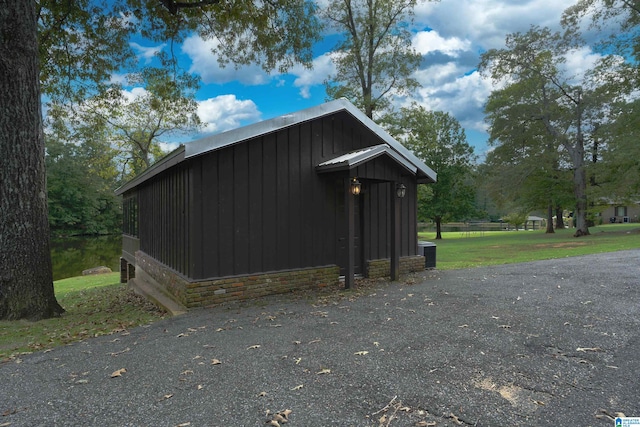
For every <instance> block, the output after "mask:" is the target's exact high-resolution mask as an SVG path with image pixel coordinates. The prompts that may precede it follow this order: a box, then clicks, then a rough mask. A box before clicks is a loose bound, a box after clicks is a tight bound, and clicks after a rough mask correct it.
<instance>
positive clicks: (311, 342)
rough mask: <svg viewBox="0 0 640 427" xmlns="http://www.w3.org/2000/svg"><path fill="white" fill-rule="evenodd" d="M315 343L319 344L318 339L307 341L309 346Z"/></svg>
mask: <svg viewBox="0 0 640 427" xmlns="http://www.w3.org/2000/svg"><path fill="white" fill-rule="evenodd" d="M317 342H320V338H318V339H315V340H313V341H309V344H315V343H317Z"/></svg>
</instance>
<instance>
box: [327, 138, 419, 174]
mask: <svg viewBox="0 0 640 427" xmlns="http://www.w3.org/2000/svg"><path fill="white" fill-rule="evenodd" d="M385 154H386V155H388V156H389V157H391V158H392V159H394V160H395V161H396V162H397V163H399V164H400V165H401V166H403V167H404V168H405V169H407V170H408V171H409V172H411V173H413V174H415V173H416V172H417V170H418V168H417V167H416V166H415V165H414V164H412V163H411V162H409V161H408V160H407V159H405V158H404V157H402V156H400V155H399V154H398V153H396V152H395V151H393V150H392V149H391V147H389V145H387V144H380V145H374V146H372V147H367V148H364V149H361V150H357V151H353V152H351V153H347V154H343V155H342V156H338V157H336V158H335V159H331V160H327V161H325V162H322V163H320V164H319V165H318V166H316V170H317V171H319V172H330V171H336V170H351V169H353V168H355V167H358V166H359V165H361V164H362V163H366V162H368V161H370V160H373V159H375V158H376V157H378V156H381V155H385Z"/></svg>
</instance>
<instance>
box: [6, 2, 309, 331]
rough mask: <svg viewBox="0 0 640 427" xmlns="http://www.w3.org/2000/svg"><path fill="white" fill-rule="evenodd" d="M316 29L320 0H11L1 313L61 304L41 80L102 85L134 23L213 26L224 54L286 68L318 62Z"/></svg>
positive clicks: (41, 310) (173, 28) (66, 91)
mask: <svg viewBox="0 0 640 427" xmlns="http://www.w3.org/2000/svg"><path fill="white" fill-rule="evenodd" d="M318 29H319V25H318V22H317V20H316V17H315V6H314V4H313V3H311V2H308V1H305V0H274V1H269V2H256V3H252V2H249V3H247V2H232V3H229V2H220V1H219V0H201V1H189V2H178V1H174V0H159V1H158V0H114V1H113V2H93V1H89V0H80V1H73V2H58V1H56V0H40V1H36V0H5V1H3V2H2V4H1V5H0V105H2V109H1V110H2V111H0V247H2V251H1V252H0V319H18V318H34V319H35V318H44V317H50V316H55V315H59V314H60V313H61V312H62V311H63V310H62V307H60V305H59V304H58V303H57V301H56V299H55V295H54V292H53V283H52V274H51V258H50V253H49V226H48V224H47V203H46V187H45V170H44V137H43V127H42V115H41V104H40V102H41V101H40V99H41V98H40V92H41V86H40V82H42V89H43V91H44V92H45V93H47V94H48V95H49V96H50V97H51V99H54V100H60V99H64V98H67V99H69V98H71V99H76V100H77V99H78V98H81V99H82V98H84V96H85V95H86V94H96V93H99V92H100V90H101V89H102V88H103V87H104V85H103V84H104V82H105V81H106V80H107V79H108V77H109V76H110V74H111V73H112V72H113V71H115V70H120V69H122V68H124V67H126V66H127V65H130V63H128V61H130V60H132V58H133V57H134V55H133V53H132V51H131V47H130V45H129V43H128V40H129V37H130V36H131V34H134V33H135V34H140V35H141V36H142V37H145V38H147V39H150V40H154V41H158V40H161V41H163V42H166V41H167V40H169V41H171V42H179V41H180V40H182V38H184V37H185V36H186V35H187V34H191V33H193V32H196V33H198V34H200V35H201V36H202V37H204V38H211V37H214V36H215V37H217V38H218V40H220V43H219V44H218V46H219V47H218V52H217V53H219V54H220V56H219V57H220V61H221V62H223V63H229V62H232V63H249V62H259V63H261V64H263V67H265V68H266V69H272V68H274V67H276V66H277V67H278V68H279V69H280V70H283V69H286V68H287V67H289V66H291V65H292V64H293V63H294V62H298V61H300V62H303V63H307V64H308V63H310V62H311V58H312V51H311V47H312V45H313V42H314V41H315V40H317V39H318V33H319V31H318ZM160 59H162V60H163V66H169V65H175V60H174V58H173V57H172V56H171V55H169V56H168V57H166V58H164V57H161V58H160ZM40 63H41V64H42V68H40V65H39V64H40ZM41 71H42V72H41Z"/></svg>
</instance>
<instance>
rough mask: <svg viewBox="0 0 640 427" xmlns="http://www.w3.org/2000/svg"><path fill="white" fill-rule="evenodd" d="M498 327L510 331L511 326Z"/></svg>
mask: <svg viewBox="0 0 640 427" xmlns="http://www.w3.org/2000/svg"><path fill="white" fill-rule="evenodd" d="M498 327H499V328H502V329H511V326H509V325H500V326H498Z"/></svg>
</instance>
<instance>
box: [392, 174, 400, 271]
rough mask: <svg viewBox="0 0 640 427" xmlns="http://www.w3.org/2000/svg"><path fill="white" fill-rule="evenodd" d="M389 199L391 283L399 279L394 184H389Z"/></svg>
mask: <svg viewBox="0 0 640 427" xmlns="http://www.w3.org/2000/svg"><path fill="white" fill-rule="evenodd" d="M389 198H390V204H389V205H390V208H391V209H390V210H391V212H390V213H391V215H390V216H391V227H390V228H391V260H390V261H391V266H390V272H391V274H390V276H391V280H392V281H396V280H398V279H399V278H400V202H401V200H400V199H398V196H397V195H396V183H395V182H393V181H391V182H390V183H389Z"/></svg>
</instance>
